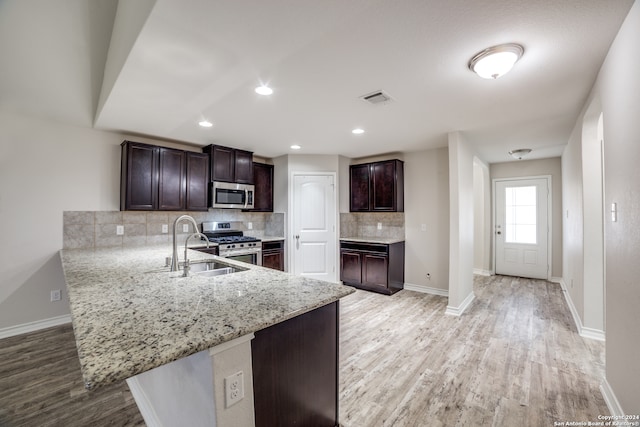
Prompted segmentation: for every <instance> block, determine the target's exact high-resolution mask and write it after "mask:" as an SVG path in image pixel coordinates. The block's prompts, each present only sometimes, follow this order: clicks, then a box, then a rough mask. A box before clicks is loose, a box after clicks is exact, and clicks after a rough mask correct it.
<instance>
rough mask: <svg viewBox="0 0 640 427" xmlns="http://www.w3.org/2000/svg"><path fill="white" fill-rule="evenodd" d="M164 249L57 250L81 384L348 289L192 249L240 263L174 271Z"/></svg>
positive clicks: (91, 384) (159, 361)
mask: <svg viewBox="0 0 640 427" xmlns="http://www.w3.org/2000/svg"><path fill="white" fill-rule="evenodd" d="M170 254H171V248H170V247H167V246H161V247H152V248H148V247H146V248H124V249H123V248H111V249H95V250H91V249H84V250H80V249H77V250H76V249H74V250H62V251H60V257H61V259H62V265H63V269H64V275H65V279H66V282H67V290H68V294H69V304H70V307H71V315H72V322H73V330H74V333H75V337H76V346H77V348H78V356H79V359H80V366H81V369H82V375H83V379H84V382H85V386H86V388H88V389H92V388H95V387H98V386H100V385H105V384H109V383H113V382H117V381H122V380H124V379H126V378H129V377H132V376H134V375H137V374H140V373H142V372H145V371H147V370H150V369H153V368H155V367H158V366H160V365H163V364H166V363H169V362H172V361H174V360H177V359H180V358H183V357H186V356H189V355H191V354H194V353H197V352H199V351H202V350H206V349H208V348H211V347H214V346H216V345H218V344H221V343H223V342H226V341H229V340H232V339H234V338H237V337H240V336H242V335H246V334H248V333H252V332H255V331H258V330H260V329H264V328H266V327H268V326H271V325H273V324H276V323H279V322H282V321H284V320H287V319H290V318H292V317H295V316H298V315H300V314H303V313H306V312H308V311H311V310H313V309H315V308H318V307H322V306H324V305H327V304H330V303H332V302H334V301H337V300H338V299H339V298H341V297H344V296H346V295H348V294H350V293H352V292H354V291H355V290H354V289H353V288H351V287H348V286H344V285H340V284H336V283H329V282H324V281H320V280H315V279H309V278H304V277H300V276H293V275H290V274H287V273H282V272H280V271H277V270H271V269H268V268H263V267H259V266H254V265H250V264H245V263H242V262H237V261H233V260H228V259H225V258H220V257H216V256H214V255H208V254H205V253H202V252H197V251H193V250H190V251H189V259H190V260H191V261H194V260H197V259H214V260H217V261H218V262H222V263H226V264H229V265H233V266H237V267H241V268H245V269H247V270H246V271H241V272H237V273H232V274H227V275H221V276H212V277H206V276H199V275H197V274H191V275H190V276H189V277H181V276H182V271H176V272H170V271H169V268H168V267H165V266H164V263H165V258H166V257H167V256H169V255H170ZM182 256H183V255H181V256H180V258H182Z"/></svg>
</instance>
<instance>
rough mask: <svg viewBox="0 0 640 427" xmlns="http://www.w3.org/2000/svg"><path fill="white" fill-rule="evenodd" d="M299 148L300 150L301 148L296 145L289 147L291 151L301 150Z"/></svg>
mask: <svg viewBox="0 0 640 427" xmlns="http://www.w3.org/2000/svg"><path fill="white" fill-rule="evenodd" d="M301 148H302V147H301V146H299V145H298V144H293V145H292V146H291V149H292V150H299V149H301Z"/></svg>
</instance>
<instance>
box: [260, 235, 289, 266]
mask: <svg viewBox="0 0 640 427" xmlns="http://www.w3.org/2000/svg"><path fill="white" fill-rule="evenodd" d="M262 266H263V267H267V268H273V269H274V270H280V271H284V240H276V241H270V242H262Z"/></svg>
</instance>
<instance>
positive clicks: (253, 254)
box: [222, 250, 262, 265]
mask: <svg viewBox="0 0 640 427" xmlns="http://www.w3.org/2000/svg"><path fill="white" fill-rule="evenodd" d="M222 256H223V257H224V258H228V259H232V260H234V261H242V262H246V263H247V264H253V265H262V251H260V250H257V251H256V250H251V251H234V252H233V253H229V254H226V255H222Z"/></svg>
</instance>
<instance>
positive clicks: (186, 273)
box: [182, 259, 191, 277]
mask: <svg viewBox="0 0 640 427" xmlns="http://www.w3.org/2000/svg"><path fill="white" fill-rule="evenodd" d="M189 270H191V265H190V263H189V260H188V259H185V260H184V263H183V264H182V277H189Z"/></svg>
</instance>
